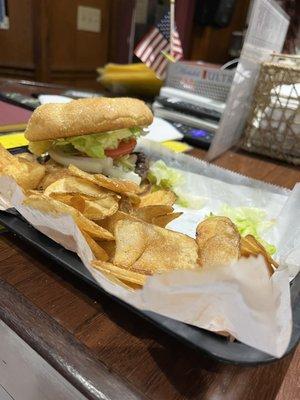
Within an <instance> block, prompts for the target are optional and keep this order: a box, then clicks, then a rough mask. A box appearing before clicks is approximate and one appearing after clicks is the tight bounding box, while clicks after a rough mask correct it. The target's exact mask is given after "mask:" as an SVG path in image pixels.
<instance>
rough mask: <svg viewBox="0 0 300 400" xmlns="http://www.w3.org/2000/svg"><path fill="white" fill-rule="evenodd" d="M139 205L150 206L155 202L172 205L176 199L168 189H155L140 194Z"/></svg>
mask: <svg viewBox="0 0 300 400" xmlns="http://www.w3.org/2000/svg"><path fill="white" fill-rule="evenodd" d="M140 198H141V203H140V207H145V206H151V205H156V204H161V205H166V206H172V205H173V204H174V203H175V201H176V195H175V193H173V192H171V191H170V190H157V191H156V192H152V193H148V194H146V195H144V196H141V197H140Z"/></svg>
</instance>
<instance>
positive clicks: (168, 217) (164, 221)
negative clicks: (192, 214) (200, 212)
mask: <svg viewBox="0 0 300 400" xmlns="http://www.w3.org/2000/svg"><path fill="white" fill-rule="evenodd" d="M180 215H182V212H174V213H169V214H165V215H159V216H157V217H153V218H152V221H151V222H152V224H154V225H157V226H160V227H161V228H165V227H166V226H167V225H168V224H169V223H170V222H171V221H173V219H176V218H178V217H180Z"/></svg>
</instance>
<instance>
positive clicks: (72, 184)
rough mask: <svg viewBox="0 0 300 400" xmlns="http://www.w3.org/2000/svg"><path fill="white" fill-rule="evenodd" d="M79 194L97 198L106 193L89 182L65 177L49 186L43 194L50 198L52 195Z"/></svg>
mask: <svg viewBox="0 0 300 400" xmlns="http://www.w3.org/2000/svg"><path fill="white" fill-rule="evenodd" d="M55 192H57V193H81V194H86V195H91V196H93V195H94V196H97V195H99V194H103V193H105V194H106V193H107V192H106V191H105V190H103V189H101V188H99V186H97V185H94V184H93V183H91V182H87V181H86V180H85V179H82V178H77V177H74V176H67V177H65V178H61V179H58V180H57V181H55V182H53V183H52V184H51V185H49V186H48V187H47V188H46V190H45V191H44V194H45V195H46V196H50V195H51V194H52V193H55Z"/></svg>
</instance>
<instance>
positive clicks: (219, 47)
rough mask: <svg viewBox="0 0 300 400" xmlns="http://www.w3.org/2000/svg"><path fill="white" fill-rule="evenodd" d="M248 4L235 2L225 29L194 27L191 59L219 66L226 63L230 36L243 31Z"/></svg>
mask: <svg viewBox="0 0 300 400" xmlns="http://www.w3.org/2000/svg"><path fill="white" fill-rule="evenodd" d="M249 2H250V0H237V2H236V5H235V9H234V13H233V16H232V19H231V22H230V24H229V25H228V26H227V27H226V28H214V27H211V26H206V27H200V26H194V28H193V33H192V49H191V59H192V60H202V61H207V62H212V63H220V64H222V63H225V62H226V61H228V60H229V59H230V56H229V54H228V50H229V46H230V41H231V34H232V32H234V31H239V30H243V29H244V27H245V21H246V17H247V12H248V7H249Z"/></svg>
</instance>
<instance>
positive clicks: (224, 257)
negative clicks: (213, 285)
mask: <svg viewBox="0 0 300 400" xmlns="http://www.w3.org/2000/svg"><path fill="white" fill-rule="evenodd" d="M238 258H239V243H238V242H236V241H232V240H231V239H229V238H228V236H226V235H222V234H219V235H215V236H212V237H210V238H209V239H208V240H207V241H206V242H205V245H204V246H203V247H202V249H201V250H200V251H199V259H198V262H199V265H200V266H201V267H206V268H207V267H208V268H210V267H215V266H219V265H229V264H231V263H232V262H234V261H236V260H237V259H238Z"/></svg>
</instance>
